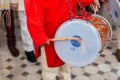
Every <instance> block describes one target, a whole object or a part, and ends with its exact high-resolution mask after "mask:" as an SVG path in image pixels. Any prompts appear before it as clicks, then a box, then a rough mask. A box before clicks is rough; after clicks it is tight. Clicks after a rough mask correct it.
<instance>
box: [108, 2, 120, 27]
mask: <svg viewBox="0 0 120 80" xmlns="http://www.w3.org/2000/svg"><path fill="white" fill-rule="evenodd" d="M109 6H110V12H111V15H112V18H113V21H114V22H115V23H116V24H117V25H118V26H119V27H120V1H119V0H109Z"/></svg>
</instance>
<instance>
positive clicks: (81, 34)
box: [54, 19, 101, 67]
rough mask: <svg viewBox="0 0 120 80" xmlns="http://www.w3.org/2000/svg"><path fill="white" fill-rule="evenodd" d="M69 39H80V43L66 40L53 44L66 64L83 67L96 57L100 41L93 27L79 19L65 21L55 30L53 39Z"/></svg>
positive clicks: (99, 48)
mask: <svg viewBox="0 0 120 80" xmlns="http://www.w3.org/2000/svg"><path fill="white" fill-rule="evenodd" d="M69 37H76V38H80V39H81V41H82V42H81V43H79V42H78V41H76V40H68V41H67V40H66V41H56V42H55V43H54V47H55V50H56V53H57V54H58V56H59V57H60V58H61V60H63V61H64V62H65V63H66V64H69V65H71V66H77V67H83V66H86V65H88V64H91V63H92V62H93V61H94V60H95V59H96V58H97V57H98V55H99V51H100V50H101V39H100V35H99V33H98V31H97V30H96V29H95V27H94V26H93V25H91V24H90V23H87V22H86V21H83V20H79V19H74V20H72V21H66V22H65V23H63V24H62V25H61V26H60V27H59V29H58V30H57V32H56V35H55V38H69Z"/></svg>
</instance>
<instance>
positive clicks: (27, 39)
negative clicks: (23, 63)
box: [18, 11, 36, 62]
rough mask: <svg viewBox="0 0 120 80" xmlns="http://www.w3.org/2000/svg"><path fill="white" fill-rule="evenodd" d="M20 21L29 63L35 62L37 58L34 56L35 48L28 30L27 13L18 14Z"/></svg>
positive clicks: (20, 12)
mask: <svg viewBox="0 0 120 80" xmlns="http://www.w3.org/2000/svg"><path fill="white" fill-rule="evenodd" d="M18 19H19V22H20V30H21V37H22V41H23V45H24V49H25V54H26V56H27V59H28V61H30V62H35V61H36V58H35V55H34V46H33V41H32V39H31V36H30V34H29V32H28V29H27V22H26V14H25V11H19V12H18Z"/></svg>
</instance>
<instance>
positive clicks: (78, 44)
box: [71, 35, 81, 47]
mask: <svg viewBox="0 0 120 80" xmlns="http://www.w3.org/2000/svg"><path fill="white" fill-rule="evenodd" d="M73 37H75V38H79V39H81V37H80V36H78V35H75V36H73ZM71 44H72V45H73V46H74V47H80V46H81V44H80V42H78V41H77V40H71Z"/></svg>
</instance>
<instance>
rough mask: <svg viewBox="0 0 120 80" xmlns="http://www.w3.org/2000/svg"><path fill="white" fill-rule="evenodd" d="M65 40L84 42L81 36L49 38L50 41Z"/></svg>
mask: <svg viewBox="0 0 120 80" xmlns="http://www.w3.org/2000/svg"><path fill="white" fill-rule="evenodd" d="M65 40H76V41H78V42H79V43H81V42H82V41H81V39H80V38H52V39H49V41H65Z"/></svg>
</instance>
